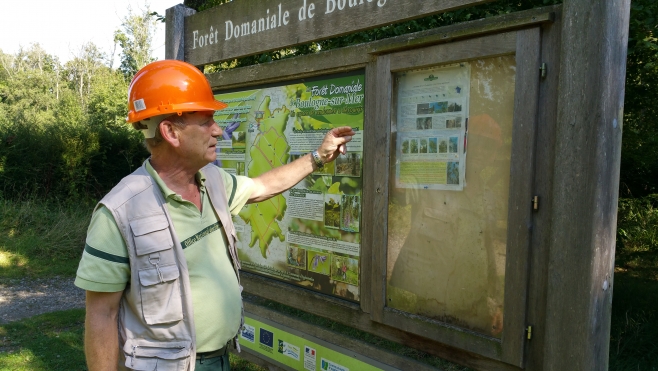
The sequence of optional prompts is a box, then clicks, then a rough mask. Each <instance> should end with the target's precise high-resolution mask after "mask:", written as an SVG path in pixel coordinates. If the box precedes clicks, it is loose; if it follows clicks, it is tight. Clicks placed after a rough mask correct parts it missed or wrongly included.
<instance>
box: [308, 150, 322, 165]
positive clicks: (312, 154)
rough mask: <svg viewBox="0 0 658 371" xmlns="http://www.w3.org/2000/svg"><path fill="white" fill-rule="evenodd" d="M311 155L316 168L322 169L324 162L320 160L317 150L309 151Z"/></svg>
mask: <svg viewBox="0 0 658 371" xmlns="http://www.w3.org/2000/svg"><path fill="white" fill-rule="evenodd" d="M311 156H312V157H313V162H315V166H317V167H318V169H322V168H323V167H324V162H322V158H321V157H320V154H319V153H318V151H313V152H311Z"/></svg>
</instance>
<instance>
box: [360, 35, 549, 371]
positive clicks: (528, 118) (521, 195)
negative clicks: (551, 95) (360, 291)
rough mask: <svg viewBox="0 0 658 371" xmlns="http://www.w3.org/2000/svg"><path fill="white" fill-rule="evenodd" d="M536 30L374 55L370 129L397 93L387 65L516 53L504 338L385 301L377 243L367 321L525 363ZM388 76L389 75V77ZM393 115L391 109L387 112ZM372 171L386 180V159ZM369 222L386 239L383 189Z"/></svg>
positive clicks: (381, 124)
mask: <svg viewBox="0 0 658 371" xmlns="http://www.w3.org/2000/svg"><path fill="white" fill-rule="evenodd" d="M540 50H541V48H540V30H539V28H532V29H527V30H521V31H512V32H507V33H499V34H496V35H491V36H483V37H478V38H474V39H469V40H466V41H463V42H461V43H451V44H445V45H443V44H442V45H436V46H431V47H426V48H422V49H414V50H409V51H403V52H399V53H394V54H391V55H390V56H386V58H378V66H377V74H378V76H377V77H378V78H377V81H383V82H384V86H380V87H378V88H377V90H376V93H375V97H376V98H375V99H376V100H377V102H378V105H379V106H382V107H385V108H386V109H382V110H378V111H376V112H374V115H375V117H376V119H375V122H376V125H378V127H377V128H375V131H376V132H387V131H389V130H388V128H387V125H388V123H389V122H391V119H392V117H395V114H394V113H391V110H389V109H388V107H395V106H396V104H395V99H394V98H393V96H392V95H391V93H392V92H391V91H390V89H386V84H388V85H389V86H390V78H391V77H390V76H391V73H393V72H397V71H403V70H406V69H411V68H423V67H429V66H433V65H438V64H446V63H454V62H461V61H466V60H473V59H477V58H482V57H495V56H500V55H509V54H516V56H517V57H516V60H517V67H516V68H517V69H516V90H515V103H514V123H513V127H514V129H513V138H512V163H511V171H510V174H511V176H510V177H511V179H510V189H509V195H510V197H509V214H508V226H509V227H508V233H507V235H508V244H507V246H508V247H507V260H506V276H505V316H504V326H503V328H504V329H505V330H504V331H503V337H502V339H495V338H491V337H488V336H485V335H481V334H476V333H474V332H471V331H468V330H464V329H461V328H457V327H455V326H451V325H447V324H444V323H441V322H438V321H434V320H431V319H428V318H423V317H421V316H416V315H412V314H409V313H403V312H401V311H398V310H396V309H391V308H388V307H386V300H385V298H386V293H385V291H386V285H385V279H386V257H387V251H386V249H380V250H379V251H377V252H376V254H375V256H373V273H372V291H373V293H378V294H379V293H381V294H379V295H377V294H373V296H372V300H373V301H372V304H371V316H372V319H373V321H377V322H381V323H383V324H385V325H388V326H392V327H397V328H399V329H403V330H405V331H407V332H410V333H414V334H416V335H419V336H423V337H426V338H429V339H433V340H435V341H437V342H441V343H445V344H450V345H451V346H455V347H458V348H461V349H465V350H467V351H471V352H475V353H478V354H482V355H484V356H486V357H489V358H493V359H498V360H501V361H504V362H506V363H510V364H513V365H516V366H519V367H520V366H522V364H523V345H524V337H525V330H524V328H525V307H526V292H527V279H528V251H529V247H530V226H531V225H532V220H531V219H532V205H531V202H530V200H531V199H532V189H533V187H532V184H533V182H532V180H533V176H534V153H535V128H536V117H537V106H538V104H537V100H538V89H539V66H540V63H539V53H540ZM387 81H388V82H387ZM391 116H392V117H391ZM389 143H390V144H389V145H387V146H376V147H373V152H374V156H375V158H377V159H387V158H390V148H395V146H394V143H392V142H391V141H389ZM372 165H373V167H374V169H373V171H374V172H375V174H378V175H377V178H378V179H377V180H376V181H375V184H376V187H377V189H380V188H381V187H382V186H381V185H380V184H382V185H384V184H389V183H387V182H388V179H386V178H387V177H388V174H389V163H388V162H386V161H375V162H374V163H372ZM372 214H373V219H372V221H373V224H374V225H379V226H383V228H381V229H380V230H378V231H373V234H372V244H373V245H374V246H386V244H387V232H386V231H387V227H386V226H387V225H388V220H387V215H388V196H387V192H381V196H380V194H378V195H377V200H376V201H375V203H374V205H373V211H372Z"/></svg>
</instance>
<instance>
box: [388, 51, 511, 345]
mask: <svg viewBox="0 0 658 371" xmlns="http://www.w3.org/2000/svg"><path fill="white" fill-rule="evenodd" d="M469 64H470V67H469V65H468V64H461V65H459V66H449V67H445V68H444V67H441V68H433V69H429V70H425V71H423V72H422V73H423V75H420V77H422V76H425V78H427V77H428V76H431V75H434V76H435V77H439V78H438V79H436V80H435V81H436V82H439V81H449V80H448V79H450V78H452V79H454V80H453V81H455V82H454V83H451V82H448V83H447V84H446V86H447V89H446V90H445V91H447V92H449V94H447V97H446V98H448V99H445V100H444V101H447V102H453V101H454V102H455V104H460V105H463V107H462V111H459V110H454V111H453V112H450V110H448V112H441V113H438V114H433V115H428V117H431V118H432V130H433V131H434V132H435V134H432V135H431V136H429V138H434V137H437V138H452V137H456V138H458V143H459V144H458V145H457V153H451V151H450V150H448V151H447V153H446V155H454V156H455V160H454V161H459V163H460V166H462V167H461V168H460V169H465V171H464V170H461V171H460V176H459V179H460V181H459V184H440V183H438V182H437V183H429V182H426V183H424V184H423V183H420V180H419V181H418V182H419V183H418V185H421V184H423V186H422V187H420V186H416V185H414V184H413V183H407V182H401V183H402V184H399V183H398V184H396V187H393V188H391V191H390V198H389V214H388V221H389V222H388V228H389V229H388V251H387V286H386V305H387V306H388V307H390V308H394V309H397V310H399V311H403V312H407V313H411V314H414V315H420V316H423V317H427V318H431V319H433V320H437V321H441V322H444V323H448V324H451V325H453V326H458V327H461V328H466V329H468V330H471V331H474V332H478V333H481V334H485V335H488V336H492V337H496V338H500V337H501V336H502V334H503V313H504V304H505V303H504V298H505V295H504V291H505V290H504V289H505V274H506V272H505V264H506V259H507V255H506V254H507V224H508V219H507V218H508V201H509V184H510V165H511V156H512V124H513V122H514V91H515V89H514V88H515V81H516V58H515V56H513V55H509V56H503V57H494V58H484V59H480V60H475V61H471V62H470V63H469ZM448 71H454V72H453V73H452V74H453V76H446V73H447V72H448ZM419 73H420V72H419ZM410 75H411V74H406V75H402V74H400V75H397V77H398V79H399V80H398V81H399V84H398V86H399V89H400V90H402V89H404V88H405V87H406V86H409V84H405V79H408V76H410ZM460 75H461V76H464V77H465V76H469V78H468V80H465V81H463V83H464V89H462V90H461V92H462V93H463V92H469V93H468V97H467V96H462V98H461V100H457V98H454V97H455V96H456V94H459V93H457V91H456V87H457V86H458V85H459V84H461V83H462V80H461V79H462V77H460ZM412 76H413V75H412ZM420 77H419V78H418V80H420V82H418V83H416V84H414V85H413V86H418V85H419V84H423V83H425V81H424V78H423V79H420ZM437 87H438V86H437ZM415 89H418V88H415ZM435 89H436V88H435V87H432V91H435ZM430 94H433V93H430ZM430 94H428V95H430ZM450 94H452V95H450ZM398 96H399V97H402V99H404V96H405V95H404V94H403V93H402V92H400V93H399V94H398ZM423 100H425V99H423ZM400 104H402V105H405V104H406V103H405V101H404V100H402V102H401V103H400ZM423 104H425V103H423ZM450 104H451V103H448V106H449V105H450ZM465 106H469V108H468V110H469V111H470V117H469V119H468V130H467V133H468V134H467V142H468V146H467V149H466V151H467V152H468V158H465V154H464V151H463V150H462V147H461V143H462V140H463V135H464V128H463V127H461V128H448V127H445V128H444V127H443V124H444V121H445V122H447V121H448V120H456V119H457V118H460V117H461V118H462V120H463V119H464V117H465V116H464V113H462V112H463V111H464V110H463V108H464V107H465ZM469 111H467V112H469ZM433 112H434V111H433ZM450 115H454V116H453V117H454V118H448V117H449V116H450ZM436 118H438V122H439V123H440V124H439V125H440V127H439V128H438V129H436V128H434V124H435V123H436V122H437V121H436V120H435V119H436ZM462 122H464V121H462ZM400 125H404V122H402V123H400V122H398V124H397V126H398V127H397V129H398V130H397V138H395V137H394V140H396V141H397V143H396V144H399V142H400V141H402V142H404V140H405V138H406V137H407V136H408V135H410V134H409V133H413V132H416V131H421V132H423V131H429V130H425V129H421V130H418V129H413V130H404V129H403V128H401V127H400ZM446 126H447V124H446ZM414 135H415V136H417V137H418V138H424V137H421V136H419V135H417V134H414ZM397 147H398V148H399V147H400V146H399V145H398V146H397ZM428 152H429V150H428ZM439 152H440V150H439ZM423 154H424V153H419V155H418V156H419V157H420V155H423ZM428 155H429V154H428ZM406 156H407V154H405V153H404V150H402V151H398V152H396V155H395V156H394V158H393V161H394V163H395V164H399V163H404V162H405V161H406V160H405V159H406V158H407V157H406ZM464 159H465V160H464ZM413 161H420V160H413ZM441 161H448V160H443V159H440V158H439V159H435V160H429V159H428V160H426V162H428V163H432V162H434V163H441ZM450 161H453V160H450ZM392 171H393V169H392ZM396 171H397V169H396ZM396 177H398V174H396ZM410 179H411V178H410ZM464 180H465V182H464ZM425 186H428V188H425ZM458 189H459V191H456V190H458Z"/></svg>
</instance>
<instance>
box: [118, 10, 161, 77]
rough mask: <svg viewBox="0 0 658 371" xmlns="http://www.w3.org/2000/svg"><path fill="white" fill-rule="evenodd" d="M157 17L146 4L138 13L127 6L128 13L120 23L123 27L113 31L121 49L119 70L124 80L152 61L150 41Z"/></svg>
mask: <svg viewBox="0 0 658 371" xmlns="http://www.w3.org/2000/svg"><path fill="white" fill-rule="evenodd" d="M158 17H159V16H158V14H157V13H155V12H151V10H150V9H149V7H148V5H147V6H146V8H145V9H144V10H143V11H141V12H140V13H133V11H132V8H130V7H128V15H127V16H126V17H125V18H124V19H123V22H122V23H121V27H122V28H123V29H122V30H117V31H115V32H114V42H115V43H116V44H119V46H121V49H122V50H123V52H122V53H121V65H120V66H119V70H121V72H123V74H124V76H125V77H126V80H130V79H132V77H133V76H134V75H135V74H136V73H137V71H139V70H140V69H141V68H142V67H144V66H146V65H147V64H149V63H151V62H153V61H154V59H153V58H152V57H151V52H152V46H151V43H152V42H153V33H154V31H155V24H156V22H157V19H158Z"/></svg>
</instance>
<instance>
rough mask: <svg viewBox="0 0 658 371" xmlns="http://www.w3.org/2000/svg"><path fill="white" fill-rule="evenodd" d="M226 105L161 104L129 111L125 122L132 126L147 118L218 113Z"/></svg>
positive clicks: (220, 103) (209, 103)
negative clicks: (188, 113)
mask: <svg viewBox="0 0 658 371" xmlns="http://www.w3.org/2000/svg"><path fill="white" fill-rule="evenodd" d="M226 107H228V105H227V104H226V103H224V102H220V101H218V100H212V101H206V102H191V103H179V104H161V105H159V106H158V107H153V108H149V109H145V110H142V111H139V112H134V111H130V112H129V113H128V117H127V119H126V122H128V123H129V124H132V123H133V122H138V121H141V120H144V119H146V118H149V117H153V116H159V115H167V114H175V113H177V114H178V115H182V114H183V113H184V112H194V111H220V110H223V109H224V108H226Z"/></svg>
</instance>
